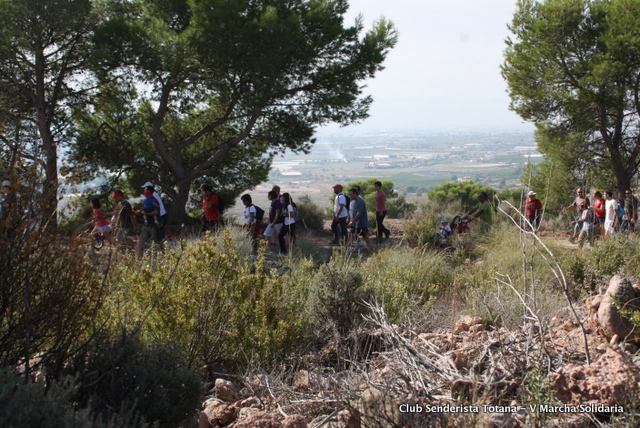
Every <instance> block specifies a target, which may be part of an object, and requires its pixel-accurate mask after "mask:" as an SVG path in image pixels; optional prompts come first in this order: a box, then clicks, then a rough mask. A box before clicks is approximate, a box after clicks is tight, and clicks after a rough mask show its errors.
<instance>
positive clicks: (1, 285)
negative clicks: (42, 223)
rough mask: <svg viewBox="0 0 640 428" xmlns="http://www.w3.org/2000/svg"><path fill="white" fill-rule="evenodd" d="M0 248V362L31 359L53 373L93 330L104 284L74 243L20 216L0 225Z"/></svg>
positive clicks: (14, 363)
mask: <svg viewBox="0 0 640 428" xmlns="http://www.w3.org/2000/svg"><path fill="white" fill-rule="evenodd" d="M2 226H6V224H2ZM0 248H1V250H0V272H2V274H1V275H0V309H1V310H0V365H1V366H2V367H7V366H15V365H16V364H19V363H20V362H24V361H31V360H33V366H32V367H30V368H31V369H33V370H39V369H40V368H42V366H46V367H47V375H48V376H49V377H52V378H57V377H58V375H59V374H60V369H61V365H62V363H63V361H64V360H65V359H66V358H67V356H68V355H69V353H71V352H73V350H74V349H77V348H78V347H79V346H81V345H82V344H84V343H85V341H87V340H89V338H90V336H91V334H92V332H93V328H94V325H95V323H96V314H97V311H98V310H99V309H100V307H101V306H102V298H103V296H104V293H105V292H106V289H105V286H104V283H103V282H102V281H101V278H100V276H99V275H98V274H97V273H96V272H95V270H94V269H93V268H92V267H91V266H90V265H89V264H87V263H86V261H85V260H84V259H83V254H82V248H81V247H80V246H79V244H78V243H77V242H74V241H73V240H71V239H69V238H67V237H64V236H59V235H57V234H56V233H54V232H51V231H50V232H47V233H44V231H43V230H42V229H33V230H30V229H29V228H28V227H27V225H26V224H25V223H24V222H23V220H17V221H16V222H13V223H12V224H11V228H9V227H6V228H5V227H0ZM35 355H38V358H37V359H34V358H33V357H34V356H35Z"/></svg>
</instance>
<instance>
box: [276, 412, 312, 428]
mask: <svg viewBox="0 0 640 428" xmlns="http://www.w3.org/2000/svg"><path fill="white" fill-rule="evenodd" d="M282 428H307V420H306V419H305V417H304V416H302V415H290V416H287V417H286V418H284V421H282Z"/></svg>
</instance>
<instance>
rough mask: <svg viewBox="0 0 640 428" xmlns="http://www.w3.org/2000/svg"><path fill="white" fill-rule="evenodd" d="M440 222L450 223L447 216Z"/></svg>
mask: <svg viewBox="0 0 640 428" xmlns="http://www.w3.org/2000/svg"><path fill="white" fill-rule="evenodd" d="M440 223H449V220H447V219H446V218H443V219H442V220H440Z"/></svg>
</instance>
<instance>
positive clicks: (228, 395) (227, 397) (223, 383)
mask: <svg viewBox="0 0 640 428" xmlns="http://www.w3.org/2000/svg"><path fill="white" fill-rule="evenodd" d="M215 390H216V397H217V398H219V399H221V400H222V401H226V402H228V403H229V402H234V401H238V400H239V399H240V394H238V389H237V388H236V386H235V385H234V384H233V383H232V382H230V381H228V380H225V379H216V387H215Z"/></svg>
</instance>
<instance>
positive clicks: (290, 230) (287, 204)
mask: <svg viewBox="0 0 640 428" xmlns="http://www.w3.org/2000/svg"><path fill="white" fill-rule="evenodd" d="M282 200H283V201H284V204H283V206H284V208H283V210H282V212H283V213H284V225H283V226H282V229H280V232H279V233H278V243H279V244H280V255H281V256H286V255H287V254H288V252H289V251H288V250H287V246H286V244H285V241H284V238H285V236H287V234H289V246H291V245H293V241H294V240H295V238H296V218H295V215H296V204H294V203H293V200H291V195H289V194H288V193H283V194H282Z"/></svg>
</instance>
